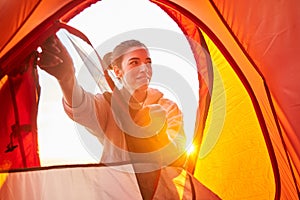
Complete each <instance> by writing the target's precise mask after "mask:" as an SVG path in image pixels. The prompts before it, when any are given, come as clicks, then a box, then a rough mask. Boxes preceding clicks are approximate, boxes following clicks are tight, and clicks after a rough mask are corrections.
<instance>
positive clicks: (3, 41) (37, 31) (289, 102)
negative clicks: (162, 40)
mask: <svg viewBox="0 0 300 200" xmlns="http://www.w3.org/2000/svg"><path fill="white" fill-rule="evenodd" d="M95 2H96V1H84V0H75V1H61V0H54V1H53V0H52V1H50V0H49V1H38V0H28V1H22V2H19V1H3V2H1V3H0V8H1V13H0V29H1V30H5V31H2V32H1V37H0V79H1V83H0V93H1V94H4V92H5V88H6V86H5V85H6V83H7V80H8V79H7V76H6V75H10V74H12V73H13V72H14V71H15V70H17V71H18V70H20V69H21V67H20V66H21V63H23V62H24V60H25V58H27V57H28V56H29V53H31V52H32V51H33V50H34V49H35V48H36V47H37V46H38V44H40V43H41V41H43V40H44V39H45V38H47V37H48V36H49V35H50V34H52V33H54V32H55V31H56V30H57V29H58V28H59V26H58V23H57V21H58V20H61V21H63V22H67V21H68V20H69V19H70V18H71V17H73V16H75V15H76V14H77V13H79V12H80V11H81V10H83V9H84V8H86V7H88V6H89V5H91V4H92V3H95ZM152 2H153V3H156V4H157V5H158V6H160V7H161V8H162V9H163V10H164V11H165V12H167V13H168V14H169V15H170V16H171V17H172V18H173V19H174V20H175V21H176V22H177V23H178V25H179V26H180V28H182V30H183V32H184V33H185V34H187V36H188V37H190V38H193V39H195V40H196V41H198V42H203V43H205V44H206V46H207V50H208V52H209V54H210V56H211V62H212V66H213V68H212V69H211V70H212V71H213V87H212V93H211V95H207V94H208V93H205V88H203V87H202V88H201V86H203V85H201V84H200V88H199V89H200V90H199V94H200V95H201V94H206V95H207V96H206V97H207V101H205V102H199V113H201V112H202V111H203V110H202V109H203V108H205V109H206V110H205V112H204V113H205V114H204V115H202V117H201V116H200V117H199V118H198V121H197V124H198V125H199V126H200V125H201V127H200V128H198V129H197V132H196V133H195V140H194V145H195V147H197V151H196V153H195V154H194V155H192V156H191V157H190V160H189V164H190V165H189V166H190V167H189V170H190V172H192V173H194V175H195V177H196V178H197V179H198V180H200V181H201V182H202V183H203V184H205V185H206V186H207V187H208V188H209V189H210V190H212V191H213V192H215V193H216V194H217V195H219V196H220V197H221V198H223V199H243V198H249V199H250V198H252V199H256V198H263V199H274V198H275V199H298V197H299V187H300V178H299V174H300V162H299V154H300V140H299V138H300V124H299V123H298V119H299V117H300V116H299V115H300V107H299V102H300V93H299V92H298V91H300V83H299V81H298V79H299V77H300V68H299V66H300V60H299V57H298V55H297V54H298V52H299V51H300V45H299V44H300V41H299V40H300V39H298V36H299V35H300V23H299V20H298V19H299V17H300V6H299V2H297V1H296V0H291V1H281V2H274V1H271V0H266V1H257V0H256V1H251V2H249V1H247V2H243V1H240V2H236V1H234V2H233V1H225V2H224V1H219V0H211V1H208V0H200V1H183V0H173V1H168V0H153V1H152ZM16 13H18V14H17V15H16ZM191 27H192V28H191ZM191 30H197V31H198V30H199V32H198V33H197V34H195V32H192V31H191ZM200 33H201V34H200ZM200 35H203V37H202V36H201V38H200ZM195 52H196V53H197V51H195V50H194V53H195ZM195 58H197V54H195ZM198 67H199V66H198ZM199 69H200V68H199ZM31 79H33V77H31ZM199 80H200V82H201V77H199ZM29 87H32V88H33V87H35V88H36V85H35V86H33V85H32V86H29ZM201 92H204V93H201ZM34 93H36V94H38V92H37V91H36V90H34V92H33V94H34ZM3 98H5V97H3ZM7 101H8V100H6V101H5V102H7ZM31 101H32V104H35V105H36V104H37V98H32V99H31ZM2 102H4V101H2V99H1V103H2ZM33 107H34V106H33ZM201 114H203V113H201ZM5 116H7V118H9V119H11V118H10V115H9V114H8V113H5ZM218 116H224V118H218ZM33 119H34V116H33ZM2 132H5V130H4V129H2V127H1V134H2ZM216 132H217V133H216ZM7 135H8V134H7ZM34 137H35V136H34ZM34 137H33V138H34ZM216 138H217V139H216ZM2 141H8V139H7V138H6V139H5V140H2V139H1V142H2ZM28 142H30V141H28ZM5 144H6V143H5ZM34 144H35V145H36V147H35V148H34V149H35V151H37V144H36V143H34ZM1 150H2V149H1ZM0 153H2V152H0ZM35 154H36V152H35ZM31 158H32V157H31V156H29V157H28V159H31ZM35 164H38V162H37V163H35ZM0 166H3V163H0ZM20 166H21V164H20Z"/></svg>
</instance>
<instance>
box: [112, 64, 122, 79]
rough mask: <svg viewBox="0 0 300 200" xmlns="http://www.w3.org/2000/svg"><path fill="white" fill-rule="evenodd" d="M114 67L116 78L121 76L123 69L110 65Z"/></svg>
mask: <svg viewBox="0 0 300 200" xmlns="http://www.w3.org/2000/svg"><path fill="white" fill-rule="evenodd" d="M112 67H113V69H114V72H115V74H116V76H117V78H122V77H123V71H122V70H121V69H120V68H119V67H118V66H116V65H114V66H112Z"/></svg>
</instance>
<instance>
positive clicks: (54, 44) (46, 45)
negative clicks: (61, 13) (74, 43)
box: [41, 36, 62, 54]
mask: <svg viewBox="0 0 300 200" xmlns="http://www.w3.org/2000/svg"><path fill="white" fill-rule="evenodd" d="M61 46H62V45H60V41H59V39H58V38H57V37H56V36H50V37H49V38H48V39H47V40H45V42H43V44H42V45H41V48H42V50H43V51H48V52H51V53H55V54H58V53H60V52H61Z"/></svg>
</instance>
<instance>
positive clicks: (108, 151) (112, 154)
mask: <svg viewBox="0 0 300 200" xmlns="http://www.w3.org/2000/svg"><path fill="white" fill-rule="evenodd" d="M106 97H107V96H105V95H103V94H97V95H93V94H91V93H88V92H85V95H84V99H83V102H82V104H81V105H80V106H79V107H76V108H71V107H69V106H68V105H67V104H66V103H64V104H63V105H64V109H65V112H66V113H67V115H68V116H69V117H70V118H71V119H72V120H74V121H76V122H77V123H79V124H81V125H83V126H85V127H86V128H87V129H88V130H89V131H90V132H91V133H92V134H93V135H95V136H96V137H97V138H98V140H99V141H100V143H101V144H102V145H103V153H102V157H101V163H104V164H108V165H109V164H113V165H115V164H118V163H119V164H120V163H131V162H135V163H136V162H141V163H145V162H147V163H156V164H158V165H159V166H167V165H170V164H171V163H173V162H174V161H175V160H177V159H178V157H179V156H180V155H182V154H183V153H184V150H185V141H186V138H185V134H184V131H183V116H182V113H181V111H180V109H179V108H178V106H177V105H176V104H175V103H174V102H173V101H171V100H169V99H166V98H163V94H162V93H161V92H160V91H158V90H157V89H151V88H149V89H148V92H147V97H146V100H145V102H144V105H145V106H146V105H151V104H159V105H161V106H162V108H163V109H164V110H165V111H166V123H165V127H164V129H163V130H162V131H161V132H159V133H158V134H156V135H155V136H152V137H150V138H135V137H132V136H130V135H128V134H125V133H124V132H123V131H122V130H121V129H120V128H119V127H118V125H117V123H116V120H115V118H114V115H113V113H112V110H111V106H110V101H109V100H107V98H106ZM120 114H122V113H120ZM127 144H128V146H127ZM143 170H144V169H143Z"/></svg>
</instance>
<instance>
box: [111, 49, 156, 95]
mask: <svg viewBox="0 0 300 200" xmlns="http://www.w3.org/2000/svg"><path fill="white" fill-rule="evenodd" d="M120 65H121V66H120V67H118V66H115V67H114V71H115V73H116V75H117V77H118V78H120V79H121V81H122V83H123V85H124V87H126V88H127V89H128V90H129V92H130V93H134V92H135V93H136V92H143V91H146V90H147V89H148V85H149V83H150V79H151V77H152V67H151V58H150V55H149V51H148V50H147V49H146V48H144V47H131V48H129V49H128V50H127V51H126V52H125V54H123V55H122V60H121V62H120Z"/></svg>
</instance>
